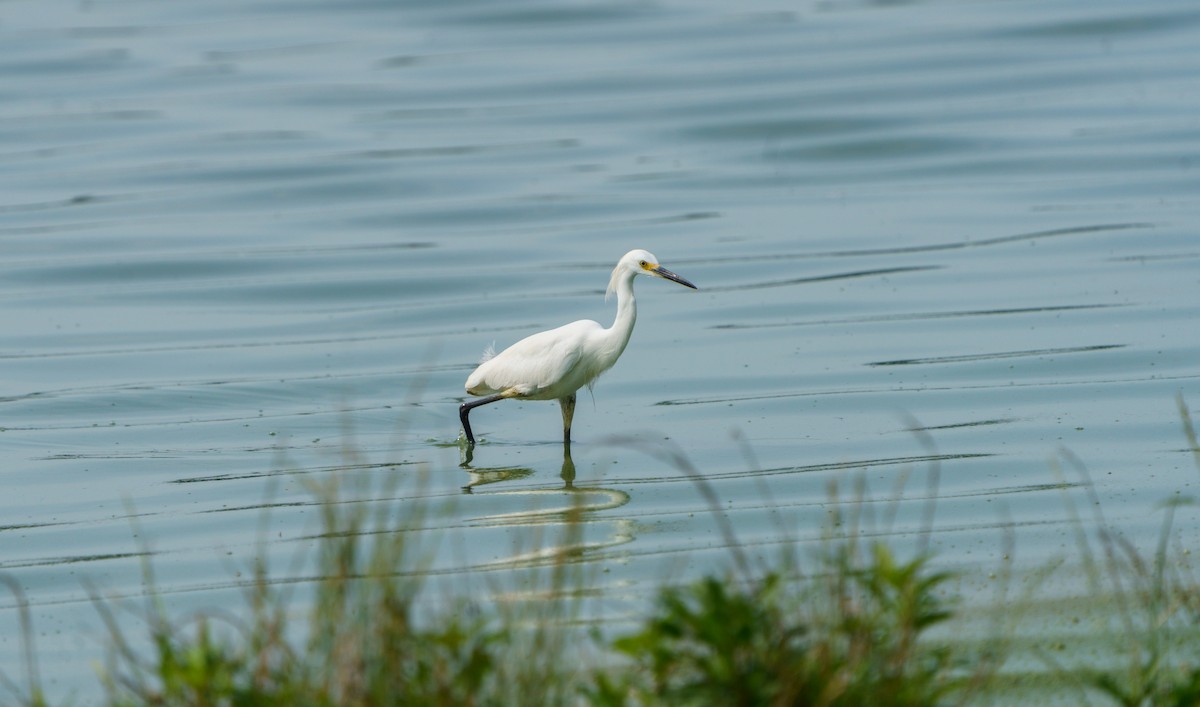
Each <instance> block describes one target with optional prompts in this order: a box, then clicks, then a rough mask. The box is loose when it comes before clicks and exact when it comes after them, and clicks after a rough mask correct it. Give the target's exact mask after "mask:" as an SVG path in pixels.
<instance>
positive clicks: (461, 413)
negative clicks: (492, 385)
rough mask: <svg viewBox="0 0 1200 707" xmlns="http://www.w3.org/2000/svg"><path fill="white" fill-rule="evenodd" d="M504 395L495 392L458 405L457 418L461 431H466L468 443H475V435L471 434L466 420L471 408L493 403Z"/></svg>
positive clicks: (469, 424)
mask: <svg viewBox="0 0 1200 707" xmlns="http://www.w3.org/2000/svg"><path fill="white" fill-rule="evenodd" d="M504 397H505V395H504V393H496V394H495V395H489V396H487V397H486V398H480V399H479V400H472V401H470V402H467V403H463V404H462V405H460V406H459V407H458V419H460V420H462V426H463V432H466V433H467V443H468V444H475V435H473V434H471V423H470V422H469V421H467V415H469V414H471V409H472V408H477V407H479V406H480V405H487V404H488V403H494V402H496V401H497V400H503V399H504Z"/></svg>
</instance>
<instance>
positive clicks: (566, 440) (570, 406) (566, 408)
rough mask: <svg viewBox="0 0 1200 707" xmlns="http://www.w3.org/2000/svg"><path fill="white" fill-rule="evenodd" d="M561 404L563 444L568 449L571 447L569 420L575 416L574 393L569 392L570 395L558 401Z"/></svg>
mask: <svg viewBox="0 0 1200 707" xmlns="http://www.w3.org/2000/svg"><path fill="white" fill-rule="evenodd" d="M558 404H559V405H562V416H563V444H564V445H566V446H567V448H568V449H570V447H571V420H572V418H574V417H575V394H574V393H571V396H570V397H567V398H563V399H561V400H559V401H558Z"/></svg>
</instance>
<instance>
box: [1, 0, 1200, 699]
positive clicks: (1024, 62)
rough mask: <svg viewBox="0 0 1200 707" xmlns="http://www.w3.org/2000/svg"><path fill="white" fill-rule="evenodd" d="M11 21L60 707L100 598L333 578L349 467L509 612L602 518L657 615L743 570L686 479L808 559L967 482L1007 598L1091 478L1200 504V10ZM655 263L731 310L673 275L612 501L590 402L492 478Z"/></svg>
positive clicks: (953, 523) (36, 541)
mask: <svg viewBox="0 0 1200 707" xmlns="http://www.w3.org/2000/svg"><path fill="white" fill-rule="evenodd" d="M0 13H2V14H0V19H2V21H0V69H2V70H3V75H4V76H5V77H6V80H5V81H4V82H3V85H2V86H0V97H2V98H3V100H0V253H2V254H3V258H0V324H2V326H0V371H2V372H3V373H2V375H0V428H2V430H3V431H2V432H0V483H2V484H3V489H4V493H3V494H2V496H0V572H3V573H5V574H7V575H8V576H11V577H13V578H15V579H16V580H17V581H18V582H19V583H20V585H21V586H22V587H23V588H24V590H25V591H26V593H27V595H28V597H29V600H30V602H31V604H32V610H33V618H34V620H35V622H36V626H37V640H38V648H39V651H40V653H41V654H42V655H43V664H42V672H43V674H44V675H45V677H46V680H47V683H48V687H50V689H51V690H52V694H70V693H72V692H74V693H75V694H76V695H79V696H81V697H83V698H85V699H83V700H82V701H83V702H84V703H87V702H89V700H88V699H86V697H88V696H90V695H92V694H94V693H93V691H94V690H95V689H96V681H95V678H94V677H93V674H92V667H91V666H92V664H93V663H94V662H95V661H97V660H98V659H99V656H100V655H101V653H102V645H103V632H102V629H101V627H100V626H99V622H98V619H97V616H96V613H95V611H94V609H93V608H92V606H91V605H90V602H89V599H88V589H87V587H88V586H93V587H97V588H99V590H100V591H102V592H103V593H105V594H107V595H114V596H127V597H129V596H138V595H139V593H140V592H141V591H142V584H141V575H140V570H139V558H140V556H141V554H142V553H144V552H152V553H153V559H154V566H155V568H156V572H157V576H158V581H159V584H160V586H161V588H162V589H163V590H164V591H165V592H166V593H167V596H168V598H169V601H170V602H171V604H172V606H173V607H174V608H177V609H178V610H180V611H188V610H191V609H194V608H204V607H211V606H215V605H222V604H227V603H228V602H229V600H230V599H231V597H234V596H235V595H236V593H237V591H238V589H237V586H238V581H239V577H238V575H237V570H238V568H244V567H245V566H246V565H247V563H248V562H249V560H250V558H252V557H253V556H254V554H255V552H256V551H257V549H258V547H259V544H260V541H261V540H262V537H263V531H262V527H263V524H264V523H266V524H268V525H269V528H270V532H269V533H268V535H267V537H268V538H269V541H268V542H267V544H266V545H267V549H266V551H267V553H268V554H269V555H270V556H271V557H272V558H273V560H274V561H275V566H277V567H280V568H284V567H287V566H288V558H291V557H292V556H294V555H295V553H297V552H298V551H300V550H302V549H303V548H304V547H306V546H307V543H308V542H309V540H308V537H309V534H310V533H311V532H312V530H313V529H314V525H313V522H314V521H315V516H316V513H315V509H314V508H313V505H312V496H311V494H310V492H309V490H308V487H307V483H308V482H309V481H313V480H322V479H328V478H330V477H331V476H334V475H338V474H344V475H347V476H349V477H352V478H362V477H364V476H370V477H372V478H379V479H386V480H387V481H388V482H389V483H393V484H395V485H396V492H395V493H396V499H390V500H391V501H394V502H396V503H397V504H398V506H397V507H398V509H399V510H398V512H400V513H405V512H407V510H406V509H407V508H409V506H406V505H405V504H419V503H421V499H434V500H435V501H437V502H438V503H439V504H440V505H439V507H441V505H445V504H448V505H445V508H444V509H443V512H441V513H439V514H438V515H437V516H436V517H430V518H428V519H427V520H426V521H425V522H427V524H428V526H429V528H430V530H431V532H441V533H452V534H453V535H454V537H455V538H456V540H455V542H454V543H453V546H454V548H455V549H454V551H453V552H446V553H444V554H442V555H439V556H438V557H437V558H436V559H435V568H436V569H438V570H441V571H444V572H447V573H456V574H459V575H462V576H468V575H471V576H474V575H480V574H492V575H495V574H502V573H503V572H504V571H505V569H504V568H505V567H507V566H509V564H510V563H511V562H512V561H514V559H516V558H518V557H519V556H520V555H521V553H522V552H524V550H525V549H527V548H528V545H529V543H530V541H531V538H539V539H542V540H544V539H545V538H548V537H549V538H553V537H554V535H553V529H554V528H555V527H556V524H557V523H559V522H561V516H558V515H555V514H554V512H553V511H555V510H556V509H562V508H566V507H569V506H570V505H571V504H573V503H575V501H576V499H578V498H580V497H582V498H583V499H584V502H585V503H586V504H587V505H588V507H589V508H591V509H592V510H591V511H590V512H589V513H588V514H587V515H586V522H585V532H584V540H583V542H584V543H585V545H586V547H585V550H584V557H585V558H587V561H588V562H589V563H590V567H591V568H593V569H594V570H595V575H594V576H595V577H596V579H595V583H596V587H597V589H598V591H599V592H600V593H601V594H602V595H604V596H606V597H607V598H608V601H607V602H606V603H604V605H603V611H604V612H607V613H604V614H603V615H601V616H598V617H597V618H599V619H602V620H605V621H611V622H615V623H620V622H621V621H625V620H629V619H630V618H631V617H635V616H637V615H638V612H639V611H640V610H642V609H643V608H644V603H643V602H644V600H645V597H646V596H647V595H648V594H649V593H650V591H651V589H652V588H653V587H654V586H656V585H657V583H658V582H659V581H660V579H661V578H662V576H663V574H664V569H665V570H667V571H669V573H670V575H671V577H672V578H674V579H679V578H683V577H686V576H688V575H689V574H695V573H699V572H702V571H707V570H711V569H713V568H720V567H722V566H724V563H726V562H727V561H728V554H727V551H726V550H725V549H724V547H723V545H724V540H723V538H722V537H721V535H720V533H719V532H718V529H717V527H716V524H715V523H714V521H713V515H712V513H711V512H710V511H709V509H708V506H707V504H706V502H705V501H704V499H703V497H702V496H701V494H700V493H698V491H697V490H696V488H695V486H694V485H693V484H692V483H691V482H689V481H688V480H687V479H686V477H685V476H684V475H683V474H681V473H680V471H679V470H678V469H676V468H675V467H674V466H672V465H671V464H669V463H666V462H665V461H664V460H663V459H662V457H661V452H662V450H663V449H670V450H678V451H681V452H682V453H683V454H685V455H686V456H687V458H688V459H690V460H691V462H692V463H693V464H694V465H695V467H696V468H697V470H698V471H699V472H700V473H702V474H703V475H705V476H706V477H707V478H708V480H709V482H710V484H711V486H712V488H713V490H714V491H715V492H716V494H717V496H718V498H719V499H720V502H721V504H722V509H723V511H724V513H725V514H726V517H728V518H729V519H730V521H731V523H732V526H733V527H734V529H735V531H736V533H737V536H738V539H739V541H740V542H742V543H744V544H745V545H747V546H748V547H750V548H752V550H753V551H754V552H756V553H761V554H762V555H763V556H769V555H770V553H772V552H774V551H775V549H777V547H778V546H779V544H780V543H782V542H783V541H784V540H785V533H783V532H781V528H787V529H788V533H786V535H787V537H790V538H793V539H797V540H799V541H802V542H803V541H807V540H811V539H815V538H817V537H819V535H820V533H821V529H822V524H823V523H824V522H825V521H826V519H827V516H828V510H829V504H828V488H829V484H830V482H831V481H839V482H841V483H842V484H843V488H847V486H846V484H848V483H849V481H850V479H852V478H854V477H855V476H858V475H864V476H865V477H866V479H867V481H868V483H869V485H870V489H871V494H872V497H873V498H878V499H888V498H890V497H891V494H892V489H893V486H894V484H895V481H896V480H897V479H898V478H900V477H902V476H903V475H904V474H911V475H912V480H911V482H910V483H909V484H908V485H907V487H906V489H905V494H904V497H903V500H902V501H900V502H899V504H898V512H897V520H896V522H895V524H894V526H893V527H892V528H891V532H892V533H893V535H894V538H895V540H896V542H898V543H904V542H908V540H909V539H911V537H912V533H913V532H914V531H916V530H919V528H920V527H921V523H922V518H923V517H924V516H923V513H924V509H925V508H926V507H927V506H926V499H927V496H928V493H927V490H926V487H925V485H924V483H925V482H924V474H925V472H926V471H927V470H928V469H929V468H930V466H931V465H936V467H937V469H938V470H939V472H940V481H939V484H938V488H937V496H938V503H937V515H936V524H935V532H934V534H933V540H932V542H933V545H934V548H935V550H936V551H937V552H938V558H939V561H940V562H944V563H945V564H947V565H949V566H953V567H955V568H960V569H964V570H966V571H969V572H972V571H978V572H984V573H986V572H988V571H989V570H991V569H993V568H994V567H995V565H996V564H997V563H998V562H1000V557H1001V555H1002V554H1003V543H1002V541H1001V536H1002V535H1003V533H1004V532H1005V531H1004V528H1006V527H1007V526H1008V525H1009V524H1010V523H1011V524H1013V526H1014V527H1015V531H1014V532H1015V535H1016V540H1015V542H1016V547H1017V551H1018V557H1019V559H1020V561H1021V562H1022V563H1025V566H1027V567H1037V566H1039V563H1042V562H1047V561H1049V560H1052V559H1054V558H1058V557H1062V556H1065V555H1070V554H1071V553H1072V552H1073V551H1074V540H1073V535H1072V526H1071V524H1070V517H1069V513H1068V510H1067V508H1066V505H1065V503H1064V494H1067V495H1071V494H1075V496H1076V497H1078V498H1079V500H1080V501H1081V502H1082V499H1083V497H1082V495H1081V494H1082V491H1081V490H1080V489H1079V488H1072V487H1070V486H1069V484H1075V483H1078V482H1079V481H1080V480H1081V479H1080V477H1079V476H1078V474H1076V473H1075V472H1074V471H1073V470H1072V469H1073V467H1072V464H1071V463H1070V462H1069V461H1068V460H1065V458H1064V455H1065V454H1067V453H1068V452H1069V453H1070V454H1073V455H1076V456H1077V457H1078V458H1079V459H1080V460H1081V461H1082V462H1083V463H1084V464H1085V465H1086V466H1087V468H1088V469H1089V473H1090V478H1091V479H1092V480H1093V481H1094V482H1095V484H1096V491H1097V493H1098V494H1099V496H1100V498H1101V500H1102V502H1103V506H1104V511H1105V515H1106V517H1107V519H1108V520H1109V521H1110V522H1112V523H1114V524H1115V525H1116V526H1117V527H1118V528H1119V529H1120V531H1121V532H1122V533H1123V534H1125V535H1126V536H1127V537H1129V538H1131V539H1132V540H1134V541H1135V542H1141V541H1148V540H1149V539H1150V538H1152V537H1153V536H1154V534H1155V533H1156V532H1157V530H1158V528H1159V523H1160V519H1161V516H1160V515H1159V513H1158V506H1159V504H1160V503H1161V502H1162V501H1164V500H1166V499H1170V498H1174V497H1177V496H1180V495H1192V494H1194V493H1195V492H1196V487H1197V482H1198V481H1200V476H1198V473H1197V469H1196V468H1195V466H1194V464H1193V461H1192V458H1191V454H1190V452H1188V450H1187V449H1186V448H1185V447H1186V442H1185V439H1184V437H1183V434H1182V432H1181V427H1180V422H1179V417H1178V413H1177V410H1176V404H1175V398H1176V395H1179V394H1182V395H1183V396H1184V399H1185V400H1187V401H1188V402H1189V403H1190V404H1191V405H1192V406H1193V407H1196V406H1198V405H1200V307H1198V305H1197V301H1198V300H1197V298H1196V292H1197V286H1198V285H1200V238H1198V236H1197V229H1196V224H1197V216H1198V215H1200V199H1198V198H1197V194H1200V174H1197V171H1196V168H1197V160H1198V158H1200V119H1198V118H1197V116H1198V115H1200V90H1198V89H1200V79H1198V78H1197V77H1200V49H1197V43H1196V41H1195V37H1196V29H1197V25H1198V24H1200V11H1197V10H1196V9H1195V7H1194V5H1193V3H1190V2H1182V1H1180V2H1174V1H1171V0H1154V1H1152V2H1144V3H1137V4H1130V3H1126V2H1115V1H1101V2H1093V3H1086V4H1085V3H1075V2H989V1H979V2H962V3H945V2H915V3H872V2H838V1H826V2H806V3H777V2H767V1H766V0H763V1H756V2H751V3H743V4H740V5H737V6H736V7H735V6H732V5H729V4H727V3H705V2H690V3H688V2H663V3H625V2H589V3H582V2H580V3H568V4H563V3H556V2H535V1H529V2H503V3H501V2H484V1H482V0H481V1H478V2H459V3H407V4H391V3H375V2H349V3H344V2H342V3H337V2H316V1H314V2H304V3H297V2H287V3H281V2H266V1H257V2H213V1H212V0H209V1H206V2H194V1H182V2H172V3H145V2H134V1H132V0H130V1H124V2H112V3H84V4H80V3H70V2H59V1H58V0H49V1H47V0H37V1H34V0H17V1H14V2H9V3H6V4H5V6H4V8H3V10H0ZM635 247H640V248H646V249H648V250H650V251H652V252H654V253H655V254H656V255H658V256H659V257H661V258H662V260H663V263H664V264H665V265H666V266H667V267H669V268H671V269H672V270H675V271H676V272H679V273H680V274H681V275H684V276H685V277H688V278H689V279H691V280H692V281H693V282H695V283H696V284H697V285H698V286H699V287H700V290H699V291H696V292H692V291H689V290H685V289H683V288H679V287H677V286H674V285H671V284H670V283H662V282H652V281H640V282H639V283H638V296H639V304H640V307H641V308H640V311H639V323H638V327H637V330H636V332H635V333H634V337H633V341H632V342H631V344H630V346H629V349H628V350H627V351H626V353H625V355H624V356H623V357H622V359H621V361H620V362H619V363H618V364H617V366H616V367H615V368H614V369H613V370H612V371H611V372H609V373H608V374H606V375H605V376H604V377H603V378H602V379H601V380H600V382H599V384H598V385H597V387H596V390H595V395H594V402H593V399H592V398H591V397H588V396H586V395H584V396H582V397H581V398H580V401H579V408H578V410H577V412H576V423H575V439H576V441H575V444H574V445H573V447H572V452H573V454H572V459H571V462H572V465H571V466H573V469H572V468H570V466H568V465H564V459H563V455H562V450H561V446H560V444H559V435H560V428H559V424H560V418H559V413H558V410H557V406H556V405H553V404H547V403H524V404H522V403H508V402H506V403H502V404H498V405H493V406H488V407H485V408H481V409H479V410H477V411H476V413H475V414H474V415H473V423H474V426H475V431H476V434H477V435H478V436H479V437H481V438H482V440H483V442H482V443H481V444H480V445H479V446H478V447H477V448H476V449H475V453H474V456H473V458H472V459H471V460H470V462H469V463H466V464H465V466H460V464H463V463H464V459H463V457H462V456H461V451H460V449H459V447H458V446H457V445H456V444H455V441H456V438H457V435H458V433H459V428H458V418H457V405H458V403H459V402H460V401H461V399H462V396H463V392H462V383H463V380H464V379H465V378H466V376H467V374H468V373H469V371H470V370H471V369H472V367H473V365H474V364H475V362H476V361H477V360H478V358H479V355H480V353H481V352H482V351H483V349H484V348H485V347H486V346H488V345H489V344H491V343H492V342H495V343H496V344H497V346H499V347H503V346H505V345H507V344H509V343H512V342H513V341H516V340H517V339H519V338H521V337H523V336H525V335H527V334H529V333H532V332H534V331H538V330H541V329H545V328H550V327H553V326H557V325H559V324H561V323H564V322H567V321H571V320H574V319H579V318H592V319H597V320H599V321H602V322H604V323H606V324H607V323H608V321H610V320H611V317H612V314H613V305H612V304H611V303H605V301H604V298H603V291H604V287H605V285H606V284H607V281H608V274H609V271H610V270H611V268H612V265H613V264H614V263H615V261H616V259H617V258H618V257H619V256H620V255H621V254H622V253H624V252H625V251H627V250H629V249H631V248H635ZM914 428H920V429H921V430H922V431H923V432H922V433H917V432H914ZM631 436H632V438H631ZM663 445H666V446H663ZM647 451H649V452H650V453H647ZM1056 467H1061V468H1062V469H1065V471H1064V472H1063V473H1057V472H1056V471H1055V468H1056ZM1064 482H1067V484H1068V487H1067V488H1063V485H1064ZM464 487H466V490H467V491H468V492H466V493H465V492H464ZM397 499H398V500H397ZM444 502H445V503H444ZM268 505H269V506H271V510H270V512H269V517H268V518H267V520H265V521H264V510H263V508H264V506H268ZM1197 527H1198V526H1197V524H1196V518H1195V514H1194V513H1188V512H1187V511H1186V510H1181V512H1180V516H1179V520H1178V526H1177V531H1178V533H1179V536H1180V542H1181V543H1184V544H1186V543H1188V542H1193V541H1194V540H1195V537H1196V531H1197ZM135 536H136V537H135ZM14 608H15V602H14V601H13V600H12V599H10V598H8V597H6V596H0V670H3V671H4V673H5V674H8V675H10V676H16V675H18V674H19V649H20V643H19V641H18V640H17V632H16V629H15V626H16V620H17V618H16V612H15V610H14ZM80 636H84V637H85V639H84V640H80V638H79V637H80Z"/></svg>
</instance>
